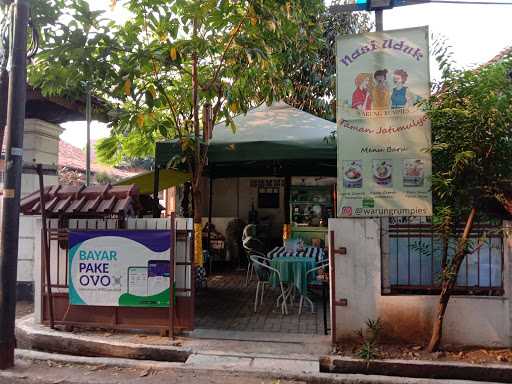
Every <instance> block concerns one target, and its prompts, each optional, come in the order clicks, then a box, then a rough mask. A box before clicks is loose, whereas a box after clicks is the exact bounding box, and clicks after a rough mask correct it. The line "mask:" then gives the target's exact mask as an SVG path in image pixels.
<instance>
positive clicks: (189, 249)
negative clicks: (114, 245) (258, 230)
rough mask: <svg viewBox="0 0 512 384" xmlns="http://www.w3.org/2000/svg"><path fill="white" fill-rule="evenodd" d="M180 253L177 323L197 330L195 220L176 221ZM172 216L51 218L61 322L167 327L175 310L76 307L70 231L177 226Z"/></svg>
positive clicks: (55, 298) (51, 252) (56, 308)
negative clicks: (70, 287) (70, 271)
mask: <svg viewBox="0 0 512 384" xmlns="http://www.w3.org/2000/svg"><path fill="white" fill-rule="evenodd" d="M175 223H176V224H175V225H176V227H175V230H176V242H175V245H176V251H175V266H176V269H175V273H174V276H175V287H176V288H175V292H176V306H175V315H174V316H175V322H174V328H176V329H185V330H191V329H193V322H194V288H195V286H194V281H193V276H194V271H193V224H192V220H191V219H180V218H177V219H176V222H175ZM171 225H172V224H171V220H170V219H131V218H129V219H126V220H125V221H120V220H118V219H115V218H108V219H69V221H66V223H65V226H63V222H62V220H59V219H50V220H48V230H47V232H48V240H49V242H48V248H49V255H50V279H51V290H52V298H53V304H54V305H53V307H54V317H55V324H57V325H58V324H61V325H71V326H82V325H83V326H98V327H109V328H140V329H142V328H148V329H160V330H162V329H165V328H166V327H167V325H168V318H169V314H168V311H167V310H166V309H164V308H144V309H139V308H123V307H98V306H73V305H70V304H69V298H68V246H67V241H68V234H69V230H73V229H79V230H97V229H110V230H117V229H130V230H132V229H133V230H148V229H164V230H169V231H170V230H171ZM41 259H42V263H41V266H42V268H41V278H40V281H41V296H42V297H41V298H42V300H41V302H42V305H43V308H42V320H43V321H44V322H47V321H48V320H49V312H48V308H49V307H48V294H47V292H48V289H47V285H46V283H45V277H44V257H43V256H42V255H41Z"/></svg>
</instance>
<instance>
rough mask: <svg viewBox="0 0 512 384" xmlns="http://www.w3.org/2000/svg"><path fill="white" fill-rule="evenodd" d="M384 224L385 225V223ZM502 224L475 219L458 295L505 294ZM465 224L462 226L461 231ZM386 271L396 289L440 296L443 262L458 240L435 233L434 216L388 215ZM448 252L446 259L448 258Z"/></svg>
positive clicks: (459, 230) (457, 286) (452, 252)
mask: <svg viewBox="0 0 512 384" xmlns="http://www.w3.org/2000/svg"><path fill="white" fill-rule="evenodd" d="M384 228H385V227H384ZM501 228H502V226H501V223H496V224H489V223H476V224H475V226H474V229H473V232H472V233H471V236H470V241H469V250H470V253H469V254H468V255H467V256H466V257H465V260H464V262H463V264H462V266H461V268H460V271H459V274H458V278H457V285H456V288H455V292H454V293H457V294H475V295H502V294H503V254H504V252H503V234H502V231H501ZM462 231H463V227H462V226H461V227H460V228H457V233H462ZM385 232H386V233H383V236H388V238H387V239H386V240H387V241H386V243H387V259H388V260H387V261H386V262H387V271H388V279H387V282H388V284H389V289H390V292H391V293H418V294H430V293H431V294H437V293H438V292H439V289H440V283H441V273H442V269H443V263H444V262H446V263H449V262H450V260H451V258H452V257H453V255H454V254H455V249H456V246H457V238H455V237H454V238H450V239H448V240H447V241H446V240H444V241H443V239H441V237H440V236H439V235H438V234H436V232H435V231H434V228H433V226H432V222H431V218H429V217H417V218H389V222H388V223H387V228H385ZM445 249H446V250H447V254H446V255H447V259H446V260H443V255H445Z"/></svg>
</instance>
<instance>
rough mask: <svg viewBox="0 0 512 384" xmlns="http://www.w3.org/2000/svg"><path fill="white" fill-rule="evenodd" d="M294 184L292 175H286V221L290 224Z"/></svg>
mask: <svg viewBox="0 0 512 384" xmlns="http://www.w3.org/2000/svg"><path fill="white" fill-rule="evenodd" d="M291 184H292V177H291V176H285V177H284V209H283V211H284V223H285V224H290V186H291Z"/></svg>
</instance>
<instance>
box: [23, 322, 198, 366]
mask: <svg viewBox="0 0 512 384" xmlns="http://www.w3.org/2000/svg"><path fill="white" fill-rule="evenodd" d="M16 339H17V342H18V345H19V346H20V347H22V348H24V349H34V350H38V351H45V352H55V353H62V354H65V355H77V356H92V357H94V356H102V357H117V358H127V359H135V360H152V361H167V362H170V361H174V362H182V363H183V362H185V361H186V360H187V359H188V357H189V356H190V355H191V354H192V353H193V352H192V350H191V349H188V348H180V347H173V346H163V345H151V346H149V345H145V344H135V343H124V342H120V341H115V340H108V341H107V340H106V341H102V340H98V339H93V338H88V337H83V336H80V335H75V334H73V333H67V334H66V335H65V337H63V335H62V334H60V333H58V332H56V331H53V330H51V329H48V330H46V329H44V330H39V329H34V327H33V317H32V316H31V315H28V316H26V317H24V318H22V319H20V320H19V321H17V322H16Z"/></svg>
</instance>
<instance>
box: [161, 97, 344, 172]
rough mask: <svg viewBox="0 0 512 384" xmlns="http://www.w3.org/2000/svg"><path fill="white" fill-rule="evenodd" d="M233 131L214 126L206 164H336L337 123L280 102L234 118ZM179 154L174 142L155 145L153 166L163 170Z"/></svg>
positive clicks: (226, 127) (228, 127) (223, 125)
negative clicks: (313, 161)
mask: <svg viewBox="0 0 512 384" xmlns="http://www.w3.org/2000/svg"><path fill="white" fill-rule="evenodd" d="M233 120H234V123H235V126H236V131H235V132H233V131H232V129H231V127H230V126H227V125H226V124H225V123H219V124H217V125H215V127H214V130H213V139H212V140H211V142H210V144H209V148H208V164H209V166H210V167H211V166H215V167H217V165H222V164H224V165H225V166H229V163H231V164H232V165H235V164H233V163H237V165H239V164H240V163H241V162H272V161H291V162H301V161H311V160H319V161H329V162H331V161H333V162H335V161H336V143H335V141H334V140H332V137H333V136H332V135H333V134H334V132H335V131H336V124H335V123H333V122H331V121H328V120H325V119H321V118H319V117H316V116H314V115H311V114H309V113H306V112H304V111H301V110H299V109H296V108H293V107H291V106H289V105H287V104H285V103H283V102H279V103H274V104H272V105H271V106H267V105H264V104H262V105H260V106H259V107H257V108H254V109H252V110H250V111H249V112H248V113H247V114H246V115H239V116H236V117H235V118H234V119H233ZM177 153H179V147H178V145H177V143H176V142H161V143H157V147H156V163H157V166H159V167H166V166H167V163H168V162H169V161H170V160H171V159H172V158H173V157H174V156H175V155H176V154H177Z"/></svg>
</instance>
